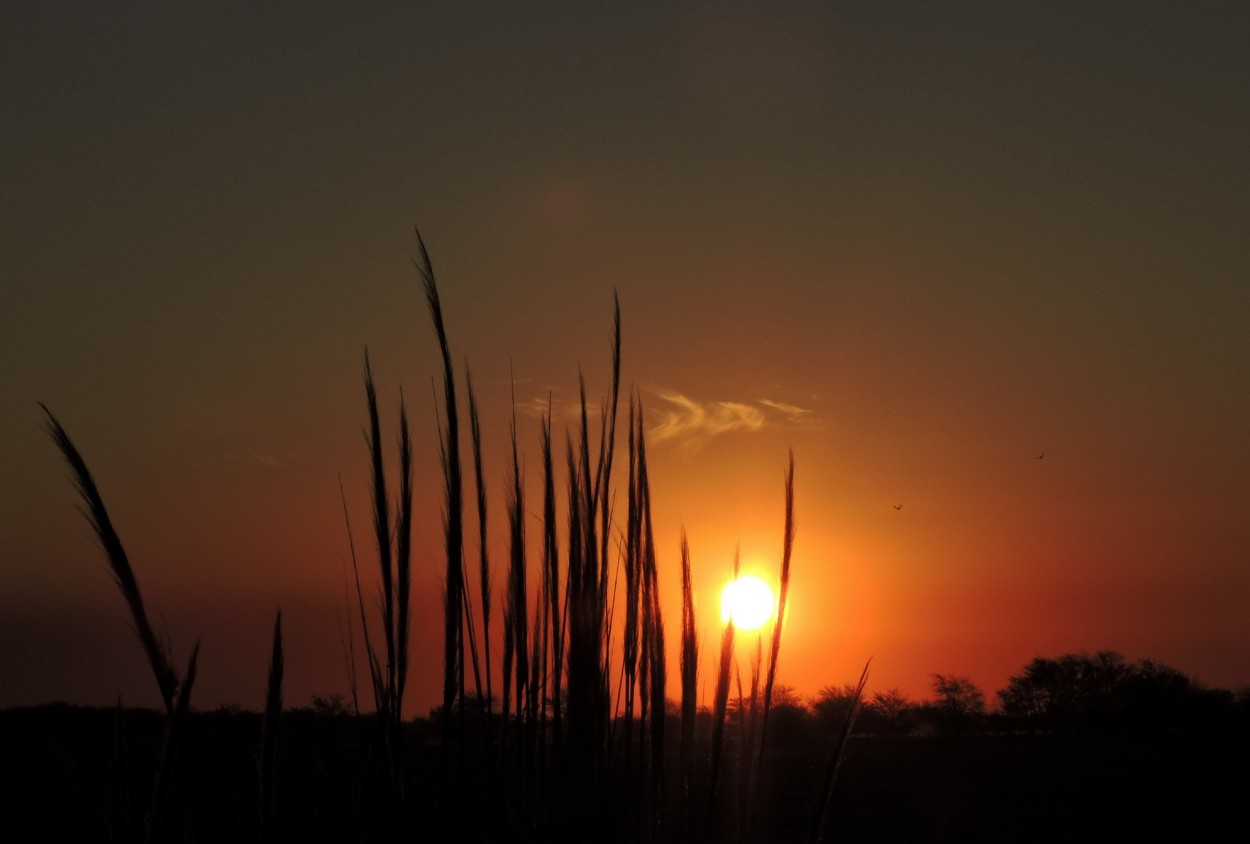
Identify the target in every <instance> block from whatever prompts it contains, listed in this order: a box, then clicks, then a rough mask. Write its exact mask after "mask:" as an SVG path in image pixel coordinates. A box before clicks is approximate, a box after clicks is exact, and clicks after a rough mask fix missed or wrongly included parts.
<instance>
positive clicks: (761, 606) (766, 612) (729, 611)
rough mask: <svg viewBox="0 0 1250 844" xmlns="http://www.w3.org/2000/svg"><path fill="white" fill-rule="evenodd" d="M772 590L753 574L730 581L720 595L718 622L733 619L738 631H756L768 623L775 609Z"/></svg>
mask: <svg viewBox="0 0 1250 844" xmlns="http://www.w3.org/2000/svg"><path fill="white" fill-rule="evenodd" d="M776 606H777V605H776V602H775V601H774V600H773V590H772V589H770V588H769V586H768V584H767V583H765V582H764V581H763V580H761V579H760V578H758V577H756V576H755V575H753V574H744V575H742V576H741V577H739V578H738V579H737V580H731V581H730V582H729V583H728V584H726V585H725V590H724V591H723V592H721V593H720V620H721V621H724V622H728V621H729V619H730V618H733V622H734V627H735V628H737V629H738V630H756V629H758V628H760V627H763V626H764V625H765V624H767V623H768V620H769V619H770V618H772V617H773V611H774V610H775V609H776Z"/></svg>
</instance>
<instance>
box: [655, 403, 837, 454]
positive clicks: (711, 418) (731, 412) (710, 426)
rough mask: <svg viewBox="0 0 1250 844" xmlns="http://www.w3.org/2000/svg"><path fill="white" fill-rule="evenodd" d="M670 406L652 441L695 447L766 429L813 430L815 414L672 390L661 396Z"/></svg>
mask: <svg viewBox="0 0 1250 844" xmlns="http://www.w3.org/2000/svg"><path fill="white" fill-rule="evenodd" d="M658 396H659V398H660V399H661V400H662V401H664V402H666V403H667V407H663V408H661V409H660V410H659V411H658V413H657V415H658V417H659V421H658V422H657V423H656V424H655V425H654V426H653V427H652V428H651V431H650V437H651V441H652V442H655V443H662V442H669V443H673V444H676V445H681V446H685V447H688V448H696V447H698V446H700V445H702V444H703V443H705V442H707V441H708V440H710V439H712V438H714V437H718V436H720V435H722V434H730V433H754V432H757V431H762V430H765V429H775V428H795V427H811V426H812V425H813V424H815V421H816V418H815V414H814V413H813V412H812V411H811V410H809V409H807V408H802V407H798V406H797V405H793V404H786V403H784V402H779V401H773V400H772V399H757V400H756V401H754V402H739V401H698V400H696V399H693V398H691V397H690V396H687V395H684V394H682V393H678V392H676V391H673V390H665V391H661V392H659V393H658Z"/></svg>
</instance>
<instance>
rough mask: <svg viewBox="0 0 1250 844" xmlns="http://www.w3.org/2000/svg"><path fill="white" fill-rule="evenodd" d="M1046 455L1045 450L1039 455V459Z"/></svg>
mask: <svg viewBox="0 0 1250 844" xmlns="http://www.w3.org/2000/svg"><path fill="white" fill-rule="evenodd" d="M1045 456H1046V452H1044V451H1043V452H1042V453H1041V454H1039V455H1037V459H1038V460H1041V459H1042V458H1043V457H1045Z"/></svg>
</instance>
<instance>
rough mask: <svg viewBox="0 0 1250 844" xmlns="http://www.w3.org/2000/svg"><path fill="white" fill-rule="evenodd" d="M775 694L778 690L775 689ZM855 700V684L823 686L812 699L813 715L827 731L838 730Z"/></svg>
mask: <svg viewBox="0 0 1250 844" xmlns="http://www.w3.org/2000/svg"><path fill="white" fill-rule="evenodd" d="M773 693H774V695H775V694H776V690H775V689H774V691H773ZM854 701H855V684H853V683H843V684H842V685H840V686H837V685H830V686H822V687H821V689H820V691H819V692H817V693H816V696H815V697H813V698H812V701H811V711H812V715H814V716H815V718H816V723H817V724H819V725H820V728H821V729H822V730H824V731H825V732H831V733H832V732H836V731H838V730H839V729H841V727H842V722H843V720H845V718H846V714H847V712H849V711H850V709H851V706H852V704H853V703H854Z"/></svg>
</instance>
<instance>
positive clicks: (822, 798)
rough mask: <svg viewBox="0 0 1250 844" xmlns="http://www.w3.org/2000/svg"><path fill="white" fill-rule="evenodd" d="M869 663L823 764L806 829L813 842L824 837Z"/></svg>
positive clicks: (866, 680)
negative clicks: (835, 787) (813, 805)
mask: <svg viewBox="0 0 1250 844" xmlns="http://www.w3.org/2000/svg"><path fill="white" fill-rule="evenodd" d="M871 665H872V660H871V659H870V660H868V662H866V663H864V670H863V672H861V673H860V675H859V682H858V683H856V684H855V692H854V694H852V695H851V700H850V705H849V706H847V708H846V714H845V715H844V716H843V717H842V727H841V728H840V729H839V730H838V736H837V739H836V740H835V741H834V743H833V749H832V750H831V751H830V753H829V761H828V763H826V765H825V773H824V777H823V778H822V780H821V785H820V791H819V793H818V795H817V798H816V805H815V807H814V808H813V810H812V819H811V823H810V824H809V826H808V831H807V837H808V841H810V842H813V844H819V842H821V841H823V840H824V837H825V826H826V820H827V817H828V814H829V804H830V803H831V802H832V800H833V789H834V786H835V785H836V784H837V781H838V769H839V768H840V767H841V766H842V757H843V755H844V754H845V752H846V742H847V739H848V738H849V737H850V735H851V729H852V728H853V727H854V726H855V718H856V717H857V716H858V715H859V708H860V702H861V700H862V699H863V695H864V686H865V685H866V684H867V683H868V668H869V666H871Z"/></svg>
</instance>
